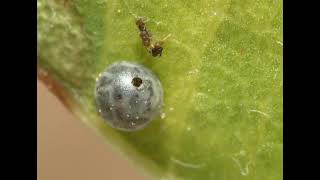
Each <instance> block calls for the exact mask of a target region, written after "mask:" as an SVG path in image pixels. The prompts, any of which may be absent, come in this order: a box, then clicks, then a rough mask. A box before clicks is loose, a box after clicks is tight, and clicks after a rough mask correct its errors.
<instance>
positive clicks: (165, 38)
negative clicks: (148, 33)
mask: <svg viewBox="0 0 320 180" xmlns="http://www.w3.org/2000/svg"><path fill="white" fill-rule="evenodd" d="M170 36H171V34H168V35H167V36H166V37H164V38H163V39H162V41H165V40H167V39H168V38H169V37H170Z"/></svg>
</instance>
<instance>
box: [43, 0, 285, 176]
mask: <svg viewBox="0 0 320 180" xmlns="http://www.w3.org/2000/svg"><path fill="white" fill-rule="evenodd" d="M282 9H283V7H282V1H281V0H197V1H196V0H152V1H147V0H73V1H72V0H65V1H62V0H61V1H58V0H38V1H37V10H38V15H37V30H38V33H37V34H38V36H37V37H38V46H37V51H38V70H39V71H38V77H39V78H40V79H41V80H43V81H44V82H45V83H46V84H47V86H48V88H49V89H51V90H52V92H54V93H55V94H56V95H57V96H58V97H59V98H60V99H61V100H62V102H63V103H64V104H65V105H66V106H67V107H68V108H69V109H70V110H71V111H72V112H73V113H74V114H75V115H76V116H78V117H79V119H81V120H82V121H83V122H84V123H85V124H86V125H88V126H89V127H91V128H92V129H93V130H94V131H95V132H96V133H97V134H98V135H100V136H101V137H102V139H103V140H105V142H107V143H109V144H110V145H111V146H112V147H113V148H115V149H116V150H117V151H119V152H120V153H121V154H122V155H123V156H124V157H127V159H128V160H129V161H131V162H133V163H134V164H135V165H136V166H137V167H139V168H141V169H142V172H145V173H146V175H147V176H149V177H150V178H151V179H161V180H171V179H172V180H208V179H210V180H211V179H213V180H280V179H282V176H283V172H282V170H283V168H282V165H283V162H282V160H283V135H282V132H283V124H282V120H283V110H282V104H283V101H282V97H283V94H282V85H283V78H282V57H283V53H282V49H283V48H282V47H283V43H282V42H283V31H282V30H283V24H282V22H283V20H282V18H283V16H282ZM137 17H144V18H146V19H147V20H148V21H147V28H148V29H149V30H150V31H151V33H152V35H153V37H154V38H155V39H159V40H160V39H161V38H164V37H165V36H167V35H169V34H171V36H170V37H169V38H168V39H167V40H166V41H165V43H164V45H163V48H164V50H163V54H162V57H160V58H159V57H157V58H154V57H152V56H151V55H150V54H149V53H148V52H147V50H146V49H145V47H144V46H143V45H142V43H141V39H140V38H139V32H138V29H137V27H136V25H135V20H136V18H137ZM121 60H126V61H129V62H135V63H140V64H143V65H144V66H145V67H147V68H149V69H151V70H152V71H153V72H154V73H155V74H156V75H157V76H158V77H159V79H160V81H161V83H162V86H163V89H164V94H165V96H164V103H165V105H164V108H163V112H162V116H161V117H159V118H157V119H155V120H154V121H153V122H152V123H151V124H150V125H149V126H148V127H147V128H145V129H143V130H141V131H136V132H123V131H118V130H115V129H113V128H111V127H110V126H108V125H107V124H106V123H105V122H104V121H103V119H102V118H101V117H100V116H99V115H98V113H97V110H96V107H95V101H94V87H95V82H96V78H97V76H98V74H99V73H100V72H102V71H103V70H104V69H105V68H106V67H107V66H108V65H110V64H111V63H113V62H117V61H121Z"/></svg>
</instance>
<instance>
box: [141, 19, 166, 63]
mask: <svg viewBox="0 0 320 180" xmlns="http://www.w3.org/2000/svg"><path fill="white" fill-rule="evenodd" d="M136 25H137V27H138V29H139V31H140V34H139V35H140V38H141V40H142V44H143V45H144V47H146V48H147V50H148V51H149V52H150V54H151V55H152V56H153V57H157V56H159V57H160V56H161V55H162V51H163V47H162V45H163V43H164V41H165V40H166V39H167V38H169V37H170V36H171V35H170V34H169V35H168V36H167V37H165V38H164V39H162V40H161V41H156V42H153V41H152V35H151V33H150V32H149V31H148V30H147V27H146V21H144V20H143V19H142V18H138V19H137V20H136Z"/></svg>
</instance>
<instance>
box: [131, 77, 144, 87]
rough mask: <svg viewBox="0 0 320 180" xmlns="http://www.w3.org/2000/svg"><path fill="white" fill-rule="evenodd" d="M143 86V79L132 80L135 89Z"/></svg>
mask: <svg viewBox="0 0 320 180" xmlns="http://www.w3.org/2000/svg"><path fill="white" fill-rule="evenodd" d="M141 84H142V79H141V78H139V77H135V78H133V79H132V85H133V86H135V87H140V86H141Z"/></svg>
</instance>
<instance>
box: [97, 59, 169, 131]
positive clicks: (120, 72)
mask: <svg viewBox="0 0 320 180" xmlns="http://www.w3.org/2000/svg"><path fill="white" fill-rule="evenodd" d="M95 100H96V105H97V109H98V112H99V114H100V115H101V116H102V118H103V119H104V120H105V121H106V122H107V123H108V124H109V125H111V126H112V127H114V128H116V129H120V130H125V131H134V130H139V129H142V128H144V127H146V125H147V124H149V123H150V122H151V121H152V120H153V119H155V118H156V116H159V115H160V111H161V107H162V104H163V90H162V86H161V83H160V81H159V79H158V78H157V76H156V75H154V74H153V73H152V72H151V71H150V70H149V69H147V68H146V67H144V66H142V65H139V64H133V63H129V62H125V61H121V62H117V63H114V64H112V65H110V66H109V67H108V68H107V69H106V70H105V71H104V72H102V73H101V76H100V77H98V81H97V82H96V89H95Z"/></svg>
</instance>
